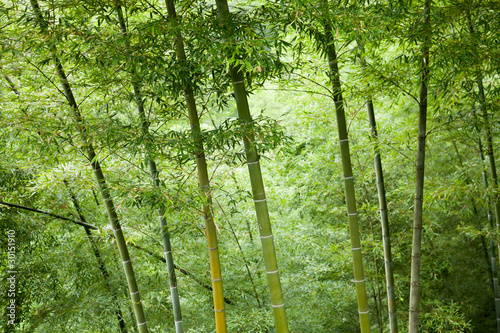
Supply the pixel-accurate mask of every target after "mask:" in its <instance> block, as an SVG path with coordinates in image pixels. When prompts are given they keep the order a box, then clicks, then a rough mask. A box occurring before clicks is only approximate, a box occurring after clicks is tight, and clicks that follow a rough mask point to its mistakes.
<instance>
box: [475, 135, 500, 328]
mask: <svg viewBox="0 0 500 333" xmlns="http://www.w3.org/2000/svg"><path fill="white" fill-rule="evenodd" d="M479 158H480V159H481V162H484V153H483V145H482V143H481V139H479ZM482 174H483V182H484V186H485V188H486V190H487V191H488V188H489V187H488V175H487V172H486V169H485V168H484V167H483V171H482ZM486 205H487V208H488V225H489V231H490V233H491V237H490V248H491V274H492V285H493V296H494V297H495V314H496V322H497V333H500V292H499V288H498V266H497V255H496V253H497V251H496V246H495V241H494V237H493V230H494V228H495V227H494V226H493V215H492V213H491V197H490V195H489V194H488V195H487V200H486Z"/></svg>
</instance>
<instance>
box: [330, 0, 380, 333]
mask: <svg viewBox="0 0 500 333" xmlns="http://www.w3.org/2000/svg"><path fill="white" fill-rule="evenodd" d="M323 7H324V8H325V13H326V15H325V16H324V18H325V21H324V22H323V28H324V30H325V51H326V54H327V57H328V66H329V69H330V79H331V81H332V86H333V96H332V97H333V100H334V102H335V112H336V118H337V128H338V136H339V143H340V154H341V158H342V169H343V174H344V186H345V196H346V203H347V216H348V220H349V233H350V238H351V251H352V258H353V270H354V283H355V285H356V297H357V301H358V314H359V322H360V326H361V332H362V333H369V332H370V331H371V328H370V316H369V308H368V296H367V293H366V285H365V274H364V270H363V260H362V256H361V240H360V234H359V225H358V215H357V214H358V213H357V210H356V194H355V190H354V176H353V173H352V165H351V154H350V151H349V137H348V133H347V124H346V119H345V111H344V100H343V97H342V88H341V83H340V71H339V66H338V60H337V52H336V50H335V43H334V38H333V35H332V29H333V28H332V24H331V21H330V17H329V6H328V1H327V0H325V1H324V2H323Z"/></svg>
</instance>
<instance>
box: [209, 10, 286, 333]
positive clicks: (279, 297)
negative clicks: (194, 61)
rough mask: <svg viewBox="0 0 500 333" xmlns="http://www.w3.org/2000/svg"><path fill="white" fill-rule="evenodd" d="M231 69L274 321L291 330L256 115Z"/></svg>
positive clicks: (226, 19) (225, 23)
mask: <svg viewBox="0 0 500 333" xmlns="http://www.w3.org/2000/svg"><path fill="white" fill-rule="evenodd" d="M215 4H216V6H217V13H218V16H219V19H220V21H221V26H222V29H224V32H225V34H226V38H228V39H229V37H230V36H231V34H232V33H233V32H234V27H233V23H232V20H231V13H230V12H229V7H228V4H227V0H215ZM228 61H229V59H228ZM229 72H230V75H231V81H232V85H233V93H234V98H235V99H236V107H237V109H238V116H239V119H240V121H241V122H242V126H243V128H244V130H245V131H244V132H246V133H245V134H244V135H243V144H244V146H245V155H246V161H247V162H246V163H247V167H248V173H249V175H250V183H251V185H252V194H253V201H254V204H255V212H256V215H257V222H258V224H259V232H260V239H261V242H262V251H263V255H264V264H265V268H266V275H267V281H268V284H269V290H270V293H271V307H272V309H273V315H274V323H275V325H276V331H277V332H278V333H284V332H288V324H287V319H286V312H285V302H284V299H283V292H282V289H281V281H280V276H279V269H278V263H277V260H276V250H275V247H274V240H273V233H272V228H271V221H270V219H269V210H268V206H267V198H266V194H265V190H264V181H263V179H262V172H261V168H260V163H259V153H258V151H257V147H256V146H255V135H254V133H253V132H252V131H251V126H252V116H251V114H250V108H249V105H248V99H247V91H246V88H245V78H244V73H243V68H242V67H240V66H235V65H234V64H232V63H230V64H229ZM248 130H249V131H248Z"/></svg>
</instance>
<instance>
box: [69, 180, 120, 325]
mask: <svg viewBox="0 0 500 333" xmlns="http://www.w3.org/2000/svg"><path fill="white" fill-rule="evenodd" d="M64 185H65V186H66V188H67V189H68V192H69V195H70V197H71V201H72V202H73V206H75V209H76V212H77V213H78V217H80V220H82V221H84V222H87V219H86V218H85V216H84V215H83V211H82V208H81V206H80V203H79V202H78V199H77V198H76V195H75V193H73V191H72V190H71V188H70V186H69V183H68V181H67V180H64ZM83 228H84V229H85V233H86V234H87V239H88V240H89V243H90V246H91V247H92V251H93V252H94V256H95V257H96V260H97V264H98V267H99V271H100V272H101V275H102V277H103V279H104V283H105V284H106V288H107V289H108V292H109V293H110V295H111V297H112V299H113V303H114V305H115V306H116V310H115V312H116V317H117V319H118V326H119V327H120V332H122V333H126V332H127V328H126V324H125V320H124V319H123V314H122V310H121V309H120V303H119V302H118V298H117V297H116V294H115V292H114V291H113V288H112V287H111V284H110V279H109V278H110V275H109V272H108V270H107V268H106V264H105V263H104V260H103V258H102V256H101V251H100V250H99V246H98V245H97V242H96V241H95V239H94V237H93V236H92V231H91V229H90V228H89V227H87V226H84V227H83Z"/></svg>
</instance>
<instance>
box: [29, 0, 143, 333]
mask: <svg viewBox="0 0 500 333" xmlns="http://www.w3.org/2000/svg"><path fill="white" fill-rule="evenodd" d="M30 3H31V7H32V9H33V11H34V13H35V16H36V22H37V23H38V25H39V26H40V29H41V32H42V34H46V33H47V31H46V29H47V24H48V23H47V22H46V21H44V19H43V14H42V11H41V9H40V6H39V5H38V2H37V0H30ZM49 43H50V42H49ZM49 48H50V52H51V55H52V60H53V62H54V64H55V67H56V73H57V76H58V77H59V81H60V83H61V86H62V88H63V91H64V95H65V97H66V99H67V101H68V104H69V106H70V108H71V110H72V113H73V118H74V120H75V122H76V124H77V126H78V131H79V133H80V137H81V139H82V141H83V149H82V150H83V151H85V150H86V151H87V158H88V160H89V161H90V163H91V165H92V169H93V172H94V177H95V179H96V182H97V183H98V185H99V189H100V191H101V196H102V199H103V201H104V205H105V207H106V212H107V214H108V218H109V223H110V225H111V228H112V229H113V233H114V235H115V239H116V244H117V246H118V252H119V253H120V257H121V261H122V264H123V269H124V271H125V276H126V277H127V284H128V289H129V292H130V297H131V299H132V304H133V308H134V314H135V317H136V321H137V327H138V329H139V332H140V333H147V332H148V328H147V324H146V316H145V314H144V309H143V307H142V302H141V296H140V294H139V290H138V287H137V280H136V278H135V273H134V269H133V267H132V261H131V259H130V256H129V253H128V249H127V243H126V241H125V237H124V235H123V231H122V228H121V226H120V222H119V218H118V214H117V213H116V208H115V205H114V203H113V200H112V199H111V195H110V189H109V187H108V184H107V183H106V179H105V177H104V174H103V172H102V169H101V166H100V164H99V161H98V159H97V155H96V153H95V150H94V147H93V145H92V143H91V140H90V133H89V131H88V129H87V128H86V126H85V125H84V121H83V118H82V115H81V114H80V110H79V108H78V104H77V103H76V100H75V97H74V95H73V91H72V89H71V86H70V84H69V82H68V78H67V76H66V73H65V72H64V69H63V66H62V64H61V61H60V60H59V58H58V57H57V50H56V46H55V44H51V45H49Z"/></svg>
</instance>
